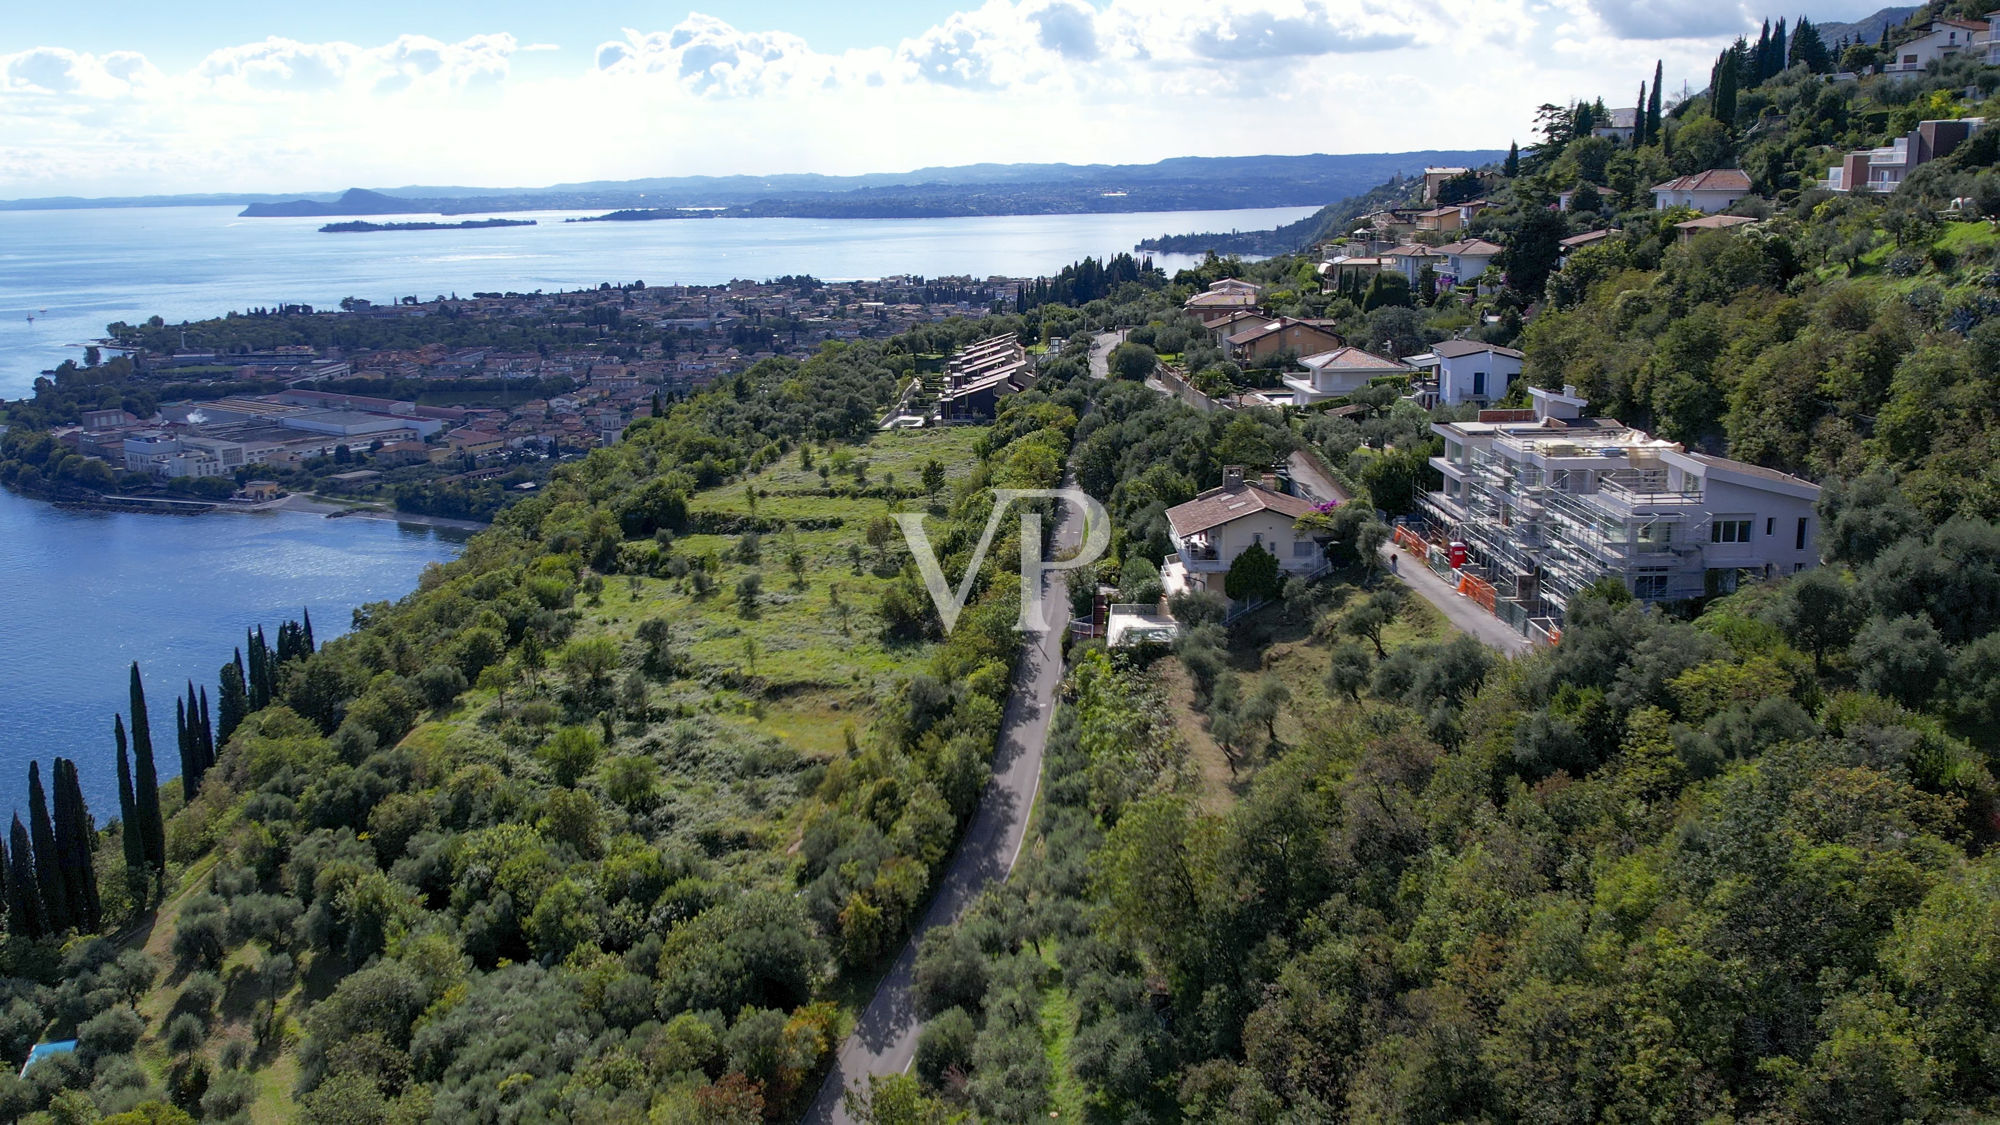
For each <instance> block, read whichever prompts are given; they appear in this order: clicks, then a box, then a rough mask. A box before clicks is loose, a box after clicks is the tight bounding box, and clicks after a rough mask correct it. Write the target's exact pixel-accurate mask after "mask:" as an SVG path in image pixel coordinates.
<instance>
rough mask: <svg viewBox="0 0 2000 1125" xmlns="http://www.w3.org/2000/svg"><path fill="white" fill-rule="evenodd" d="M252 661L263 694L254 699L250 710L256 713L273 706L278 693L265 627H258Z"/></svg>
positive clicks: (254, 696) (259, 689)
mask: <svg viewBox="0 0 2000 1125" xmlns="http://www.w3.org/2000/svg"><path fill="white" fill-rule="evenodd" d="M250 660H251V662H252V664H253V665H254V666H255V667H256V669H257V671H256V676H257V683H258V684H259V685H260V687H259V688H258V689H257V690H258V691H259V692H261V694H255V695H253V697H252V700H251V705H250V709H251V710H253V711H255V710H257V709H259V708H262V707H268V706H270V704H271V697H272V696H274V695H276V694H277V693H278V685H277V684H275V683H273V682H272V675H271V673H272V671H273V669H272V667H271V646H270V644H268V643H267V642H266V641H265V640H264V627H263V626H262V625H259V626H257V633H256V639H255V644H254V645H253V647H252V649H251V652H250Z"/></svg>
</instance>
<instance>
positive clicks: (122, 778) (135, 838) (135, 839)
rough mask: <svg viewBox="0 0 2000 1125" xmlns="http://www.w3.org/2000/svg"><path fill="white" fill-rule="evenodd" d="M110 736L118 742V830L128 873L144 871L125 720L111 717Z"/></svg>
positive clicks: (142, 844) (143, 846)
mask: <svg viewBox="0 0 2000 1125" xmlns="http://www.w3.org/2000/svg"><path fill="white" fill-rule="evenodd" d="M111 735H112V737H113V738H115V739H116V740H117V742H118V829H119V832H120V834H121V835H122V837H123V839H124V842H125V867H126V870H128V871H134V872H137V871H144V870H145V869H146V842H145V839H144V837H143V836H142V835H141V834H140V832H139V807H138V805H137V803H135V802H134V800H133V798H132V763H131V762H130V761H129V760H128V759H127V757H126V754H125V720H124V718H123V717H122V716H118V715H114V716H112V717H111Z"/></svg>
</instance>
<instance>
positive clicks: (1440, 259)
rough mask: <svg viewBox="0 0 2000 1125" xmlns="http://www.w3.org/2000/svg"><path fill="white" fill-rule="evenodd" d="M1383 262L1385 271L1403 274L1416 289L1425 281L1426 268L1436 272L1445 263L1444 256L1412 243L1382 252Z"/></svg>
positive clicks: (1417, 243) (1420, 244) (1419, 244)
mask: <svg viewBox="0 0 2000 1125" xmlns="http://www.w3.org/2000/svg"><path fill="white" fill-rule="evenodd" d="M1381 261H1382V268H1383V269H1385V270H1394V271H1396V272H1397V273H1400V274H1402V275H1403V277H1404V279H1405V280H1407V281H1408V282H1409V283H1410V288H1412V289H1414V288H1416V287H1417V283H1418V282H1419V281H1421V280H1422V279H1423V275H1424V267H1425V266H1429V267H1431V269H1432V270H1436V269H1437V268H1438V267H1439V266H1440V265H1442V264H1443V263H1444V255H1443V254H1440V253H1438V252H1437V251H1436V250H1433V249H1431V248H1430V247H1428V246H1425V245H1423V244H1422V243H1419V242H1412V243H1409V244H1407V245H1403V246H1393V247H1390V248H1389V249H1387V250H1384V251H1382V255H1381Z"/></svg>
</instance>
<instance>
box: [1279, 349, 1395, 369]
mask: <svg viewBox="0 0 2000 1125" xmlns="http://www.w3.org/2000/svg"><path fill="white" fill-rule="evenodd" d="M1299 362H1300V363H1302V364H1304V365H1305V366H1307V367H1310V368H1312V369H1313V370H1315V371H1325V370H1327V369H1329V368H1331V369H1333V370H1335V371H1357V370H1359V371H1408V370H1409V369H1410V365H1409V364H1407V363H1400V362H1398V361H1396V360H1393V359H1390V358H1388V357H1387V356H1379V355H1376V354H1375V353H1374V352H1365V351H1362V350H1361V349H1360V348H1357V347H1353V346H1352V345H1350V346H1348V347H1343V348H1335V349H1333V350H1332V351H1326V352H1317V353H1314V354H1313V355H1309V356H1306V357H1305V358H1304V359H1301V360H1299Z"/></svg>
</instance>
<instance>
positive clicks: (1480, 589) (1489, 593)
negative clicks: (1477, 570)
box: [1458, 574, 1495, 613]
mask: <svg viewBox="0 0 2000 1125" xmlns="http://www.w3.org/2000/svg"><path fill="white" fill-rule="evenodd" d="M1458 592H1459V593H1461V594H1464V595H1465V596H1466V597H1468V598H1471V599H1472V600H1473V601H1474V602H1476V603H1478V604H1479V605H1481V606H1484V607H1485V609H1486V612H1488V613H1493V612H1495V610H1494V604H1495V599H1494V596H1493V583H1491V582H1488V581H1486V580H1485V579H1484V578H1475V577H1473V576H1472V575H1470V574H1464V575H1460V576H1459V579H1458Z"/></svg>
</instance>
